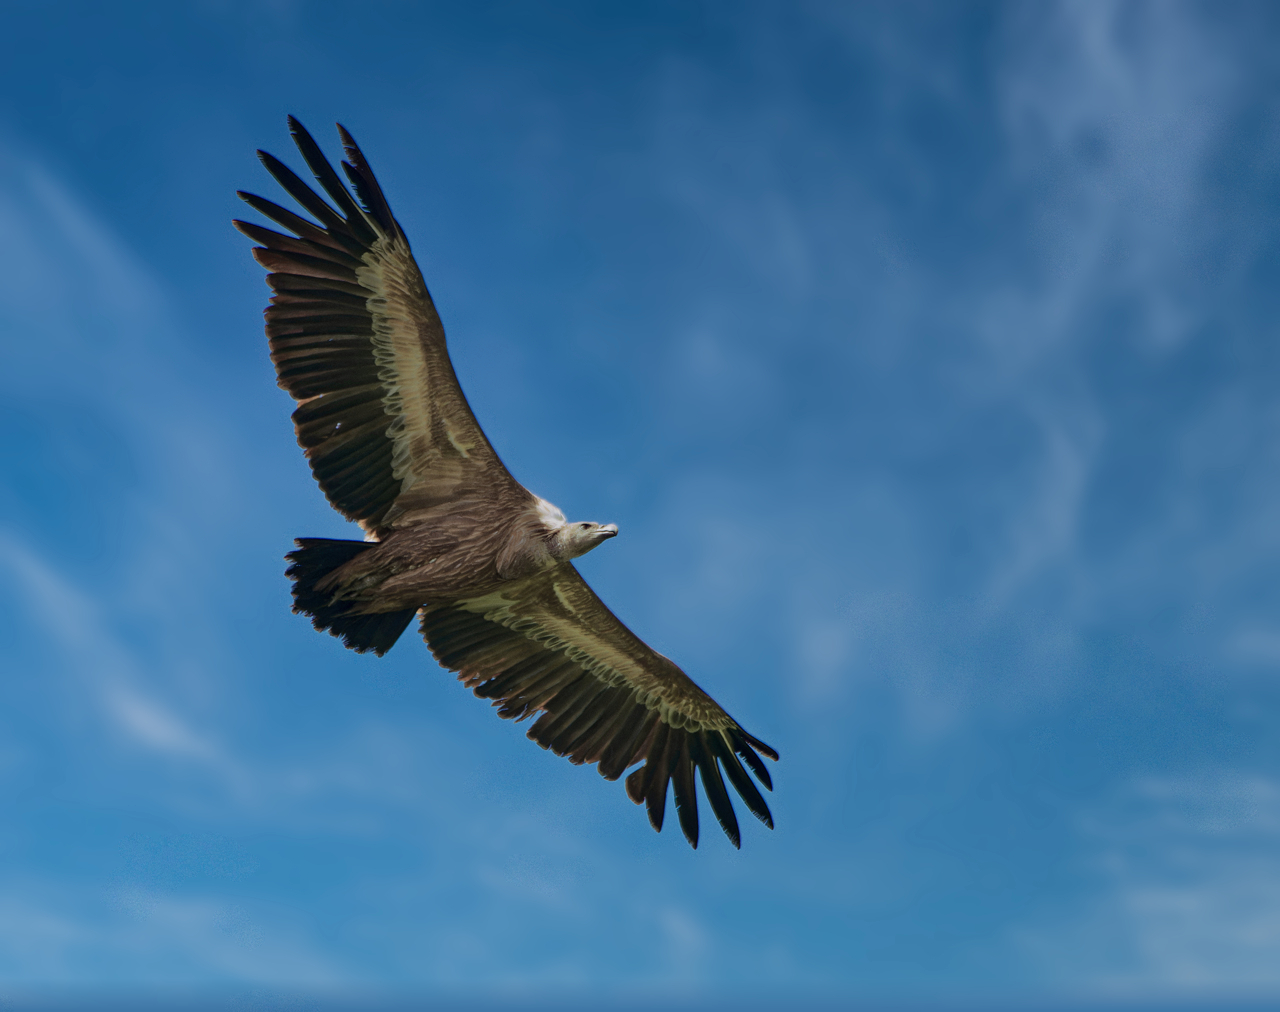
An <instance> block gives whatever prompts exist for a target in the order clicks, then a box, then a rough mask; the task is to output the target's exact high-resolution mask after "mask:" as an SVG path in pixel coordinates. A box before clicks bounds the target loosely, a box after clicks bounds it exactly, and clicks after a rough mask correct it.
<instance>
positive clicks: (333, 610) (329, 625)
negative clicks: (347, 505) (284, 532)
mask: <svg viewBox="0 0 1280 1012" xmlns="http://www.w3.org/2000/svg"><path fill="white" fill-rule="evenodd" d="M293 543H294V544H295V545H297V546H298V547H297V549H296V550H295V551H292V552H290V553H289V554H288V555H286V556H285V559H286V560H287V561H288V562H289V563H290V566H289V568H288V569H286V570H285V571H284V575H285V576H287V577H288V578H289V579H290V580H292V581H293V610H294V611H295V612H297V613H298V614H299V615H310V616H311V623H312V625H314V626H315V627H316V628H317V629H327V630H328V631H329V632H330V633H331V634H332V635H334V636H337V637H339V638H340V639H341V640H342V642H343V643H345V644H346V645H347V646H349V647H350V648H351V649H352V650H355V651H356V652H358V653H364V652H365V651H367V650H372V651H373V652H374V653H375V654H377V655H378V656H379V657H381V656H382V655H383V654H385V653H386V652H387V651H388V650H390V649H391V648H392V647H393V646H395V642H396V640H398V639H399V638H400V634H401V633H402V632H404V631H405V628H406V627H407V626H408V625H409V623H410V622H411V621H413V616H414V615H416V614H417V611H418V610H417V609H416V608H409V609H407V610H405V611H388V612H378V613H376V614H373V615H362V614H352V613H351V611H350V608H351V606H352V603H351V602H350V601H342V600H336V601H335V600H334V597H335V593H336V591H337V589H338V588H337V587H332V586H329V587H325V588H323V589H321V588H319V587H317V584H320V583H322V582H324V579H325V577H326V576H328V575H329V574H330V573H332V572H333V571H334V570H335V569H337V568H338V567H339V566H342V565H345V564H346V563H348V562H350V561H351V560H352V559H354V558H355V557H356V556H357V555H359V554H360V553H361V552H363V551H365V550H367V549H369V548H372V547H374V542H370V541H336V540H334V539H332V538H296V539H295V540H294V542H293Z"/></svg>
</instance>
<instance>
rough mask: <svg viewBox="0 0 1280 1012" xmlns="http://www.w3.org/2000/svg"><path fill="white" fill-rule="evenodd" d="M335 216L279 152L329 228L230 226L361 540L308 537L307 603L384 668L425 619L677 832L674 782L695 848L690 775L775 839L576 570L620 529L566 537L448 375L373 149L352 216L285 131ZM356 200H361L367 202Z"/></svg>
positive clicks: (683, 684)
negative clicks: (245, 246) (738, 803)
mask: <svg viewBox="0 0 1280 1012" xmlns="http://www.w3.org/2000/svg"><path fill="white" fill-rule="evenodd" d="M290 126H291V128H292V132H293V136H294V139H295V141H296V142H297V144H298V147H299V149H300V150H301V152H302V154H303V157H304V158H305V159H306V161H307V164H308V165H309V167H310V168H311V169H312V171H313V172H314V173H315V176H316V179H317V180H318V181H319V183H320V184H321V186H322V187H323V189H324V190H325V192H326V193H327V194H328V195H329V197H330V198H331V199H332V200H333V202H334V205H336V209H335V207H334V206H331V205H330V204H328V203H326V202H325V201H324V200H322V199H321V198H320V197H319V196H318V195H317V194H316V193H315V192H314V191H313V190H311V188H310V187H309V186H307V184H305V183H304V182H303V181H302V180H301V179H299V178H298V177H297V176H296V175H294V174H293V172H291V171H290V170H289V169H288V168H286V167H285V166H284V165H283V164H282V163H280V162H279V161H277V160H276V159H275V158H273V157H272V156H270V155H267V154H265V153H260V154H261V157H262V159H263V162H264V164H266V166H267V168H268V169H269V170H270V172H271V173H272V175H274V176H275V177H276V179H277V180H278V181H279V182H280V183H281V185H283V186H284V187H285V189H286V190H288V191H289V193H290V194H291V195H292V196H293V197H294V198H295V199H296V200H297V201H298V202H299V203H300V204H301V205H302V206H303V207H304V208H306V209H307V210H308V211H310V212H311V214H312V215H314V217H315V219H316V221H309V220H307V219H305V218H302V217H299V216H298V215H296V214H294V213H293V212H291V211H288V210H286V209H285V208H282V207H280V206H278V205H276V204H274V203H272V202H270V201H268V200H264V199H263V198H261V197H257V196H254V195H252V194H244V193H242V194H241V196H242V197H243V198H244V199H245V200H246V201H247V202H248V203H249V204H250V205H251V206H252V207H254V208H255V209H256V210H258V211H259V212H261V213H262V214H264V215H266V216H267V217H268V218H271V219H272V220H274V221H276V222H278V223H280V224H282V225H284V226H285V227H287V228H289V229H290V230H291V231H293V232H294V233H295V235H292V236H289V235H283V234H281V233H278V232H274V231H271V230H269V229H265V228H262V227H261V226H258V225H253V224H249V223H246V222H236V225H237V227H238V228H240V230H241V231H242V232H244V233H245V234H246V235H248V236H249V237H250V238H252V239H254V240H256V241H257V242H259V243H261V244H262V245H261V247H259V248H258V249H255V250H254V255H255V257H256V258H257V259H258V261H259V262H260V263H262V264H263V266H265V267H267V268H268V270H270V271H271V272H272V273H271V274H269V275H268V281H269V283H270V284H271V287H272V288H273V290H274V292H275V294H274V296H273V298H272V304H271V305H270V306H269V307H268V308H267V311H266V320H267V326H266V330H267V336H268V338H269V339H270V343H271V350H272V360H273V361H274V363H275V366H276V372H277V376H278V378H279V382H280V385H281V386H282V387H284V388H285V389H286V390H288V391H289V393H290V394H292V395H293V397H294V398H295V399H296V400H297V401H298V404H299V406H298V409H297V410H296V411H295V412H294V416H293V419H294V424H295V428H296V430H297V435H298V442H299V443H300V444H301V445H302V447H303V449H304V451H305V452H306V455H307V457H308V459H309V461H310V463H311V468H312V472H313V473H314V475H315V477H316V480H317V481H318V482H319V484H320V487H321V488H322V490H323V491H324V493H325V495H326V496H327V497H328V499H329V501H330V502H331V503H332V504H333V505H334V507H335V508H336V509H338V510H339V511H340V512H341V513H343V514H344V515H345V516H346V517H347V518H348V519H351V520H354V521H356V522H358V523H359V524H360V525H361V526H362V527H363V528H364V530H365V531H366V540H364V541H340V540H333V539H327V538H300V539H298V540H297V549H296V550H295V551H293V552H291V553H290V554H289V556H288V559H289V561H290V562H291V565H290V567H289V569H288V571H287V572H288V576H289V577H290V578H291V579H292V580H293V582H294V586H293V597H294V610H295V611H298V612H302V613H305V614H307V615H309V616H311V618H312V621H313V623H314V624H315V626H316V628H318V629H325V630H328V631H329V632H331V633H333V634H334V635H335V636H339V637H341V638H342V640H343V641H344V642H345V643H346V644H347V646H349V647H351V648H352V649H355V650H358V651H366V650H372V651H374V652H375V653H378V654H382V653H385V652H386V651H387V650H388V649H390V648H391V646H392V645H394V643H395V642H396V640H397V639H398V638H399V636H400V634H401V633H402V632H403V631H404V629H405V628H406V627H407V626H408V624H409V622H410V621H412V619H413V618H414V616H415V615H417V616H418V617H419V618H420V621H421V628H422V633H423V636H424V637H425V638H426V640H427V643H428V645H429V646H430V647H431V650H432V653H434V654H435V656H436V658H437V660H439V661H440V663H441V664H443V665H444V666H445V667H448V668H450V669H452V670H454V671H457V672H458V674H459V677H460V678H461V679H462V680H463V682H464V683H465V684H466V685H468V686H469V687H471V688H473V689H474V690H475V692H476V694H477V695H479V696H481V697H484V698H489V699H492V700H494V705H496V706H499V707H500V708H499V711H498V713H499V715H500V716H503V717H515V718H517V719H523V718H525V717H528V716H533V715H534V714H539V716H538V719H537V720H535V722H534V724H533V726H532V727H531V728H530V729H529V737H531V738H533V739H534V740H535V741H537V742H538V743H539V744H541V745H543V746H544V747H547V748H551V749H552V750H553V751H555V752H557V753H558V754H561V755H565V756H567V757H568V758H569V759H570V761H572V762H577V763H583V762H595V763H599V769H600V772H601V773H602V774H603V775H604V776H605V777H607V778H609V779H615V778H617V777H618V776H620V775H621V774H622V773H623V772H624V771H625V770H626V768H627V767H629V766H631V765H633V764H635V763H638V762H641V761H643V762H644V765H643V766H641V767H640V768H639V769H637V770H635V771H634V772H633V773H632V774H631V775H630V776H628V778H627V793H628V795H629V796H630V797H631V798H632V800H634V801H636V802H637V803H644V804H646V805H647V807H648V810H649V818H650V821H651V822H652V823H653V825H654V827H655V828H656V829H661V828H662V822H663V813H664V811H665V806H666V797H667V785H668V783H670V784H671V785H672V788H673V790H674V794H675V800H676V808H677V811H678V814H679V817H680V823H681V827H682V828H683V830H684V832H685V835H686V836H687V837H688V838H689V841H690V842H691V843H692V844H694V846H696V845H697V840H698V816H697V804H696V798H695V788H694V780H693V777H694V773H695V771H696V772H697V773H698V774H699V775H700V777H701V779H702V784H703V789H704V791H705V792H706V795H707V798H708V800H709V802H710V804H711V806H712V809H713V810H714V812H715V813H716V816H717V818H718V819H719V821H720V824H721V826H722V827H723V828H724V830H725V832H726V833H727V834H728V835H729V837H730V839H731V840H732V841H733V843H734V845H735V846H736V845H738V842H739V831H738V825H737V819H736V816H735V815H734V812H733V806H732V804H731V803H730V801H729V797H728V793H727V791H726V789H725V785H724V781H723V779H722V776H721V774H722V773H723V775H725V776H728V778H729V780H730V782H731V783H732V784H733V786H734V787H735V789H736V790H737V792H738V794H739V795H740V796H741V797H742V799H743V801H744V802H745V803H746V804H747V806H748V808H749V809H750V810H751V811H752V812H753V813H754V814H756V815H757V816H758V817H759V818H760V819H761V820H762V821H764V822H765V823H766V824H768V825H770V826H771V825H772V816H771V815H770V814H769V810H768V807H767V806H766V805H765V803H764V799H763V797H762V796H761V795H760V792H759V791H758V790H757V789H756V787H755V785H754V783H752V781H751V778H750V776H748V775H747V773H746V771H745V770H744V768H743V766H742V763H746V765H747V766H748V767H749V768H750V769H751V771H752V772H753V773H754V774H755V775H756V776H757V777H758V778H759V779H760V780H761V782H762V783H764V785H765V786H766V787H769V786H771V785H770V783H769V775H768V772H767V771H766V770H765V767H764V764H763V763H762V762H761V761H760V758H759V756H758V754H757V752H760V753H763V754H765V755H768V756H769V757H770V758H773V759H776V758H777V754H776V753H775V752H773V750H772V749H770V748H769V747H768V746H767V745H765V744H764V743H763V742H761V741H759V740H758V739H756V738H754V737H752V736H751V735H749V734H747V732H746V731H744V730H743V729H742V728H741V727H740V726H739V725H738V723H737V722H736V721H735V720H733V718H732V717H730V716H729V715H728V714H727V713H726V712H725V711H724V710H723V709H722V708H721V707H720V706H719V705H718V704H717V703H716V702H715V701H714V700H713V699H712V698H711V697H710V696H708V695H707V694H706V693H705V692H703V691H702V690H701V689H700V688H699V687H698V686H697V685H696V684H694V682H693V681H692V680H691V679H690V678H689V677H688V676H687V675H686V674H685V673H684V672H683V671H681V670H680V668H679V667H677V666H676V665H675V664H674V663H673V662H672V661H670V660H668V659H667V658H666V657H663V656H662V655H661V654H659V653H657V652H656V651H654V650H653V649H651V648H650V647H649V646H647V645H646V644H645V643H644V642H643V641H642V640H640V639H639V638H638V637H637V636H636V635H635V634H634V633H632V632H631V631H630V630H629V629H627V627H626V626H624V625H623V624H622V623H621V622H620V621H618V619H617V618H616V617H615V616H614V615H613V613H612V612H610V611H609V610H608V608H606V607H605V606H604V604H603V603H602V602H601V601H600V599H599V598H598V597H596V595H595V594H594V593H593V592H592V591H591V588H590V587H588V586H587V584H586V583H585V582H584V581H583V579H582V577H581V576H579V575H578V572H577V570H576V569H575V568H574V567H573V564H572V561H571V560H572V559H574V558H576V557H577V556H579V555H582V554H584V553H585V552H588V551H590V550H591V549H593V548H594V547H596V546H597V545H599V544H601V543H602V542H604V541H605V540H607V539H609V538H611V537H613V536H615V535H616V534H617V532H618V531H617V528H616V527H615V526H614V525H612V524H605V525H601V524H598V523H594V522H583V521H580V522H574V523H569V522H567V521H566V520H565V517H564V515H563V514H562V513H561V512H560V510H558V509H557V508H556V507H554V506H552V505H551V504H550V503H548V502H546V501H545V500H543V499H541V498H539V497H538V496H535V495H534V494H532V493H531V492H529V491H528V490H527V489H526V488H525V487H524V486H523V485H521V484H520V483H519V482H517V481H516V480H515V479H514V478H513V477H512V476H511V474H510V473H509V472H508V471H507V469H506V468H505V467H504V466H503V465H502V462H501V460H500V459H499V458H498V455H497V454H496V453H495V452H494V450H493V447H492V446H491V445H490V444H489V441H488V439H486V438H485V435H484V433H483V431H482V430H481V429H480V426H479V424H478V423H477V422H476V420H475V417H474V416H473V415H472V413H471V410H470V408H469V407H468V405H467V401H466V398H465V397H464V396H463V393H462V389H461V387H460V386H459V385H458V381H457V378H456V376H455V375H454V372H453V366H452V364H451V363H450V361H449V354H448V351H447V348H446V345H445V338H444V329H443V327H442V326H441V324H440V319H439V317H438V316H437V315H436V311H435V307H434V305H433V303H432V301H431V296H430V295H429V294H428V292H427V288H426V285H425V283H424V282H423V280H422V275H421V273H420V272H419V270H418V267H417V264H416V263H415V262H414V259H413V256H412V254H411V253H410V251H409V244H408V240H407V239H406V238H405V236H404V233H403V231H402V230H401V229H400V226H399V224H398V223H397V222H396V220H395V218H394V217H393V216H392V214H391V211H390V208H389V207H388V205H387V202H386V198H385V197H384V196H383V194H382V190H381V188H380V187H379V186H378V183H377V181H376V179H374V176H373V173H372V172H371V171H370V170H369V168H368V165H367V164H366V162H365V160H364V156H363V155H362V154H361V152H360V150H359V148H358V147H357V146H356V144H355V142H354V141H353V140H352V139H351V137H350V135H349V134H347V132H346V131H345V130H343V129H342V128H341V127H339V132H340V134H341V136H342V140H343V144H344V147H345V149H346V153H347V155H348V158H349V162H344V163H343V168H344V169H345V171H346V173H347V176H348V178H349V179H350V181H351V183H352V186H353V188H354V190H355V193H356V195H357V196H358V197H359V199H360V201H361V204H357V203H356V201H355V200H354V199H353V198H352V195H351V194H350V193H349V192H348V190H347V188H346V186H345V185H344V184H343V183H342V182H341V181H340V180H339V178H338V176H337V174H336V173H335V172H334V171H333V168H332V167H331V166H330V164H329V162H328V161H327V159H325V157H324V155H323V154H322V153H321V152H320V149H319V147H318V146H317V145H316V143H315V141H314V140H313V139H312V138H311V136H310V135H309V134H308V133H307V132H306V130H304V129H303V128H302V126H301V124H299V123H298V122H297V121H296V120H294V119H292V118H290ZM361 205H363V206H361Z"/></svg>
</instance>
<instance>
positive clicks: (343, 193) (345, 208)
mask: <svg viewBox="0 0 1280 1012" xmlns="http://www.w3.org/2000/svg"><path fill="white" fill-rule="evenodd" d="M289 133H290V135H291V136H292V137H293V143H294V144H296V145H297V147H298V151H300V152H301V153H302V158H303V160H304V161H305V162H306V163H307V167H308V168H309V169H310V170H311V172H312V175H314V176H315V177H316V182H318V183H319V184H320V185H321V186H322V187H323V188H324V191H325V192H326V193H327V194H329V196H330V198H332V200H333V202H334V203H335V204H337V205H338V210H339V211H340V212H341V213H342V214H343V215H344V216H345V217H346V220H347V226H348V227H349V228H350V229H351V230H352V231H353V232H354V233H355V234H356V236H357V237H358V238H360V239H362V240H363V241H365V242H372V241H373V240H374V239H376V238H377V234H376V233H375V232H374V231H373V229H371V228H370V227H369V225H368V223H367V222H366V221H365V216H364V213H363V212H362V211H361V210H360V208H359V207H358V206H357V205H356V202H355V201H354V200H352V199H351V194H350V193H349V192H348V191H347V188H346V187H345V186H343V185H342V180H341V179H339V178H338V174H337V173H336V172H334V171H333V166H332V165H330V164H329V159H328V158H326V157H325V156H324V152H323V151H321V150H320V145H319V144H317V143H316V140H315V138H314V137H312V136H311V134H310V132H308V130H307V128H306V127H304V126H303V125H302V124H301V123H299V122H298V120H297V117H295V116H290V117H289Z"/></svg>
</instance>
